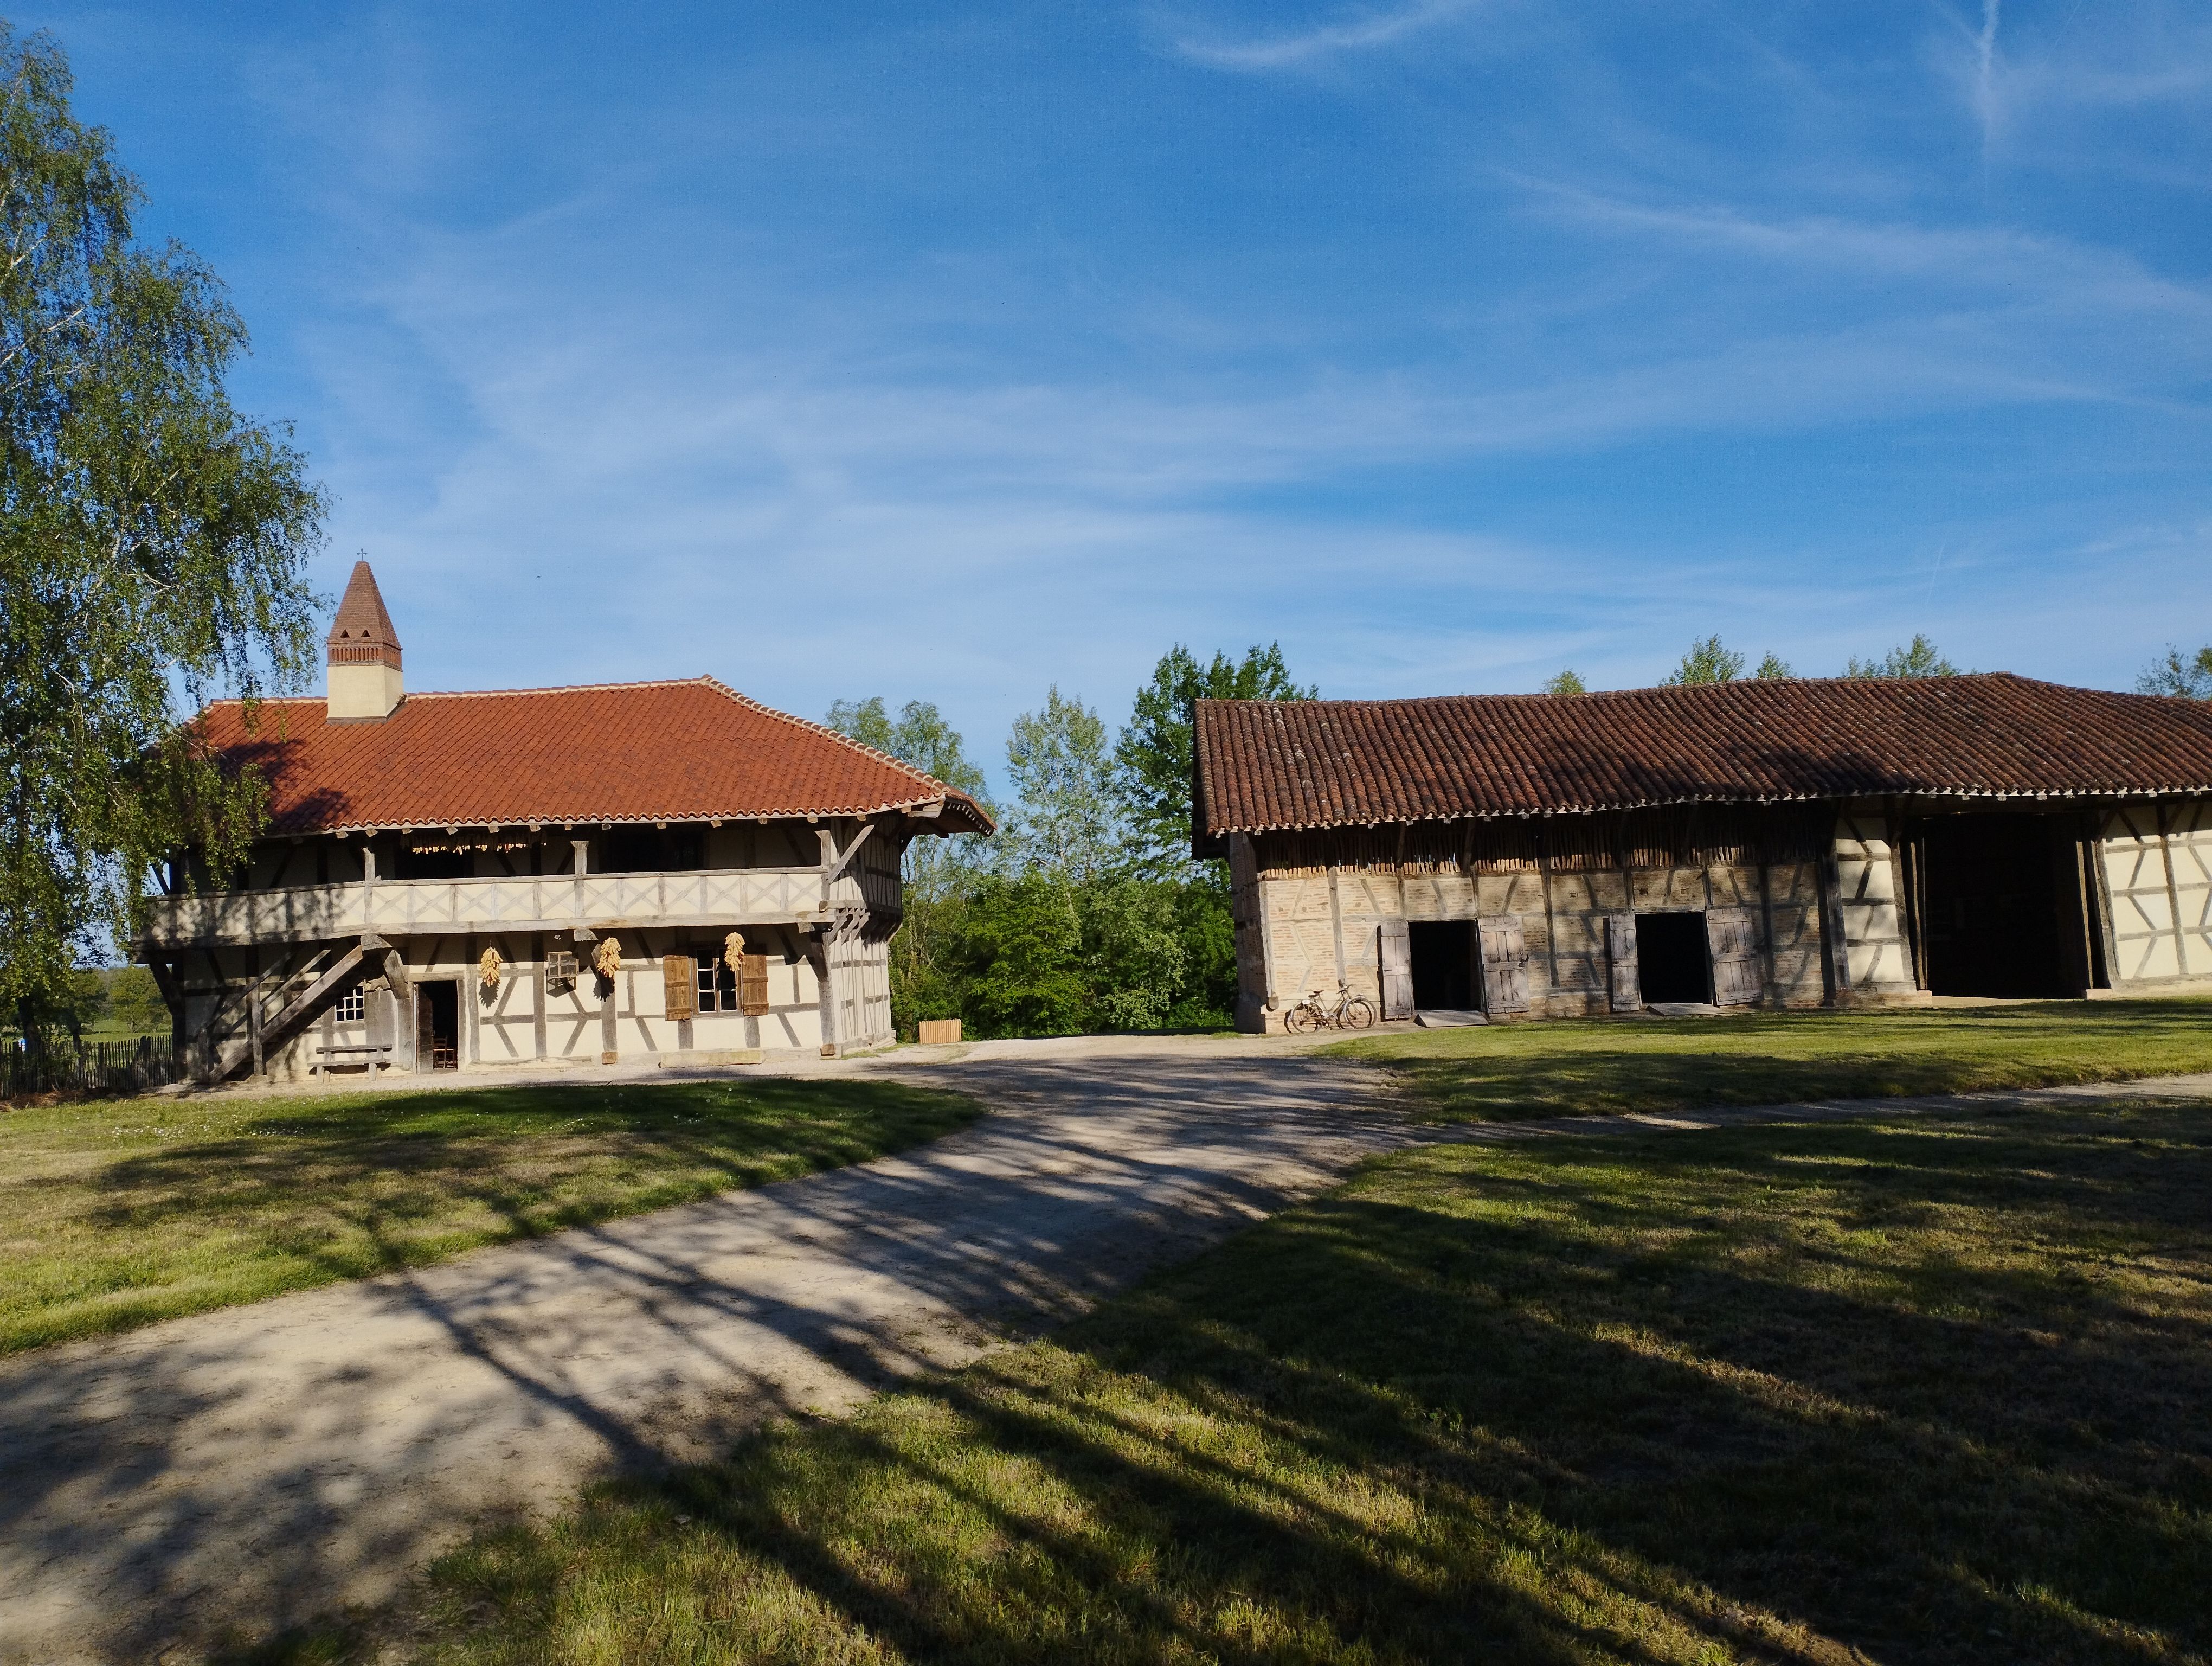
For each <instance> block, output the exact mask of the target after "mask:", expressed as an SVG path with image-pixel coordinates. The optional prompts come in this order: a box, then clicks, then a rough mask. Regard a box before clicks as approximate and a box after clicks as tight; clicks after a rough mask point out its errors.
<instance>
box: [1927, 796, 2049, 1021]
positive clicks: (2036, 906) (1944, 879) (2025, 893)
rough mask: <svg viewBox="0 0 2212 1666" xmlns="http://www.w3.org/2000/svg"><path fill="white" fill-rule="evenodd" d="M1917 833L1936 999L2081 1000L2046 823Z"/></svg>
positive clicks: (1941, 824)
mask: <svg viewBox="0 0 2212 1666" xmlns="http://www.w3.org/2000/svg"><path fill="white" fill-rule="evenodd" d="M1918 832H1919V835H1920V849H1921V860H1922V863H1923V871H1924V873H1925V874H1926V879H1925V885H1926V891H1925V894H1924V900H1923V903H1922V904H1921V907H1922V915H1921V919H1922V933H1923V939H1924V944H1925V947H1926V951H1927V956H1928V987H1929V989H1930V990H1931V991H1933V992H1934V993H1935V994H1939V995H1997V996H2015V997H2019V996H2035V995H2044V996H2066V995H2076V994H2080V993H2081V990H2080V988H2078V987H2077V982H2076V980H2075V978H2074V977H2073V976H2070V975H2069V971H2068V970H2067V964H2066V953H2065V945H2064V938H2063V935H2062V934H2061V933H2060V930H2059V920H2058V885H2057V863H2056V862H2055V861H2054V860H2053V854H2052V849H2051V822H2050V820H2049V819H2048V818H2045V817H2042V816H2006V815H1988V816H1930V817H1929V818H1928V819H1927V820H1925V821H1923V822H1922V823H1921V824H1919V828H1918Z"/></svg>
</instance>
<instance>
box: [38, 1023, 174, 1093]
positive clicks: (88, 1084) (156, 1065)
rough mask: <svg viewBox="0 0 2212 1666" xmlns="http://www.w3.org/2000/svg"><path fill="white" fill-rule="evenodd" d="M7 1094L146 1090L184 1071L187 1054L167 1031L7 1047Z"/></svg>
mask: <svg viewBox="0 0 2212 1666" xmlns="http://www.w3.org/2000/svg"><path fill="white" fill-rule="evenodd" d="M6 1058H7V1087H6V1089H5V1093H6V1097H9V1098H10V1099H20V1098H27V1097H30V1096H31V1095H33V1094H36V1093H143V1092H144V1091H146V1090H147V1089H148V1088H149V1087H161V1086H164V1085H167V1084H168V1083H170V1082H175V1081H181V1080H183V1079H184V1077H185V1056H184V1055H183V1053H182V1052H181V1051H180V1050H179V1048H178V1047H177V1045H176V1044H175V1043H173V1042H172V1041H171V1040H170V1039H169V1037H167V1036H140V1037H137V1039H136V1040H135V1041H112V1042H104V1041H95V1042H76V1043H72V1042H70V1040H68V1039H67V1038H66V1037H64V1038H63V1039H61V1040H60V1041H58V1042H57V1043H53V1044H52V1045H50V1046H48V1047H47V1048H46V1049H45V1050H44V1051H42V1052H35V1053H34V1052H33V1051H32V1050H31V1049H28V1048H27V1047H21V1046H12V1047H9V1049H8V1050H7V1054H6Z"/></svg>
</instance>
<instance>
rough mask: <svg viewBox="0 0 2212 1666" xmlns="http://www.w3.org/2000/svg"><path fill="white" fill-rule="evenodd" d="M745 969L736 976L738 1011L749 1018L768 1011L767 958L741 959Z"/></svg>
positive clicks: (761, 955) (755, 956)
mask: <svg viewBox="0 0 2212 1666" xmlns="http://www.w3.org/2000/svg"><path fill="white" fill-rule="evenodd" d="M743 958H744V964H745V969H744V971H742V972H740V973H739V974H738V1011H739V1012H743V1013H744V1014H745V1015H746V1016H748V1017H750V1018H758V1017H759V1016H760V1015H761V1014H762V1013H763V1012H767V1011H768V957H767V956H766V955H764V954H749V955H746V956H744V957H743Z"/></svg>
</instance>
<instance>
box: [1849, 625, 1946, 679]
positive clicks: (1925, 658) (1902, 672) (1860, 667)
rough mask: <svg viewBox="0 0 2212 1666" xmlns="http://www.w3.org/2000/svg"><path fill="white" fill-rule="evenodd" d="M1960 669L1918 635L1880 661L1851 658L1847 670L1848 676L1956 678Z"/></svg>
mask: <svg viewBox="0 0 2212 1666" xmlns="http://www.w3.org/2000/svg"><path fill="white" fill-rule="evenodd" d="M1958 674H1959V668H1958V666H1954V665H1953V664H1952V663H1951V662H1950V661H1949V660H1947V659H1945V658H1944V657H1943V656H1942V654H1941V653H1939V652H1938V651H1937V650H1936V644H1935V643H1933V642H1931V641H1929V640H1928V638H1927V637H1926V636H1925V635H1922V634H1919V633H1917V632H1916V633H1915V634H1914V635H1913V638H1912V640H1911V641H1909V642H1907V643H1906V644H1905V646H1904V647H1902V648H1892V649H1890V651H1889V652H1888V653H1887V654H1884V655H1883V656H1882V657H1881V659H1879V660H1862V659H1860V658H1859V657H1858V656H1857V654H1854V655H1852V656H1851V661H1850V665H1848V666H1845V667H1844V676H1846V677H1856V678H1869V677H1956V676H1957V675H1958Z"/></svg>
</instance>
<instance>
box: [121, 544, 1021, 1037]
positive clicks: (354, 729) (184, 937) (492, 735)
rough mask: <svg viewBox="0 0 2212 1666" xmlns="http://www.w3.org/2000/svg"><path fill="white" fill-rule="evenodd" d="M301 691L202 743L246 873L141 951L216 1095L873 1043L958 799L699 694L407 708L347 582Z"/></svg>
mask: <svg viewBox="0 0 2212 1666" xmlns="http://www.w3.org/2000/svg"><path fill="white" fill-rule="evenodd" d="M328 657H329V679H330V680H329V687H328V690H327V694H326V696H325V698H324V699H320V700H270V701H264V702H260V703H259V705H258V707H257V708H255V710H254V711H253V712H252V713H251V714H249V713H248V712H247V711H246V710H245V709H244V708H242V707H240V706H239V705H237V704H235V703H220V704H217V705H215V706H212V707H210V708H209V709H208V710H207V711H206V712H204V713H203V714H201V717H200V720H199V723H200V730H201V733H203V734H204V736H205V738H206V739H207V741H208V743H209V744H210V745H212V747H213V748H214V749H215V750H216V752H217V753H218V754H219V755H220V756H221V757H222V759H223V760H224V762H225V763H227V764H228V766H230V767H232V768H234V769H239V768H244V767H246V766H247V765H252V766H253V767H254V768H256V769H258V770H259V771H260V772H261V773H262V775H264V777H265V778H266V780H267V781H268V783H269V788H270V796H269V820H268V825H267V828H266V830H265V832H264V835H263V836H262V837H261V838H260V839H259V840H258V842H256V844H255V845H254V848H253V851H252V857H251V859H250V860H248V861H247V862H246V865H245V867H244V869H243V870H242V871H240V872H239V873H228V874H217V873H209V872H207V871H206V869H205V866H204V863H203V862H201V861H200V860H199V859H198V858H197V857H196V856H193V855H191V854H186V855H185V856H184V857H182V858H180V860H179V861H178V862H177V863H175V864H173V866H172V871H171V873H170V875H169V885H168V891H169V894H168V895H167V896H166V897H161V898H159V899H157V900H156V901H155V903H154V904H153V906H152V908H151V909H150V911H149V915H148V916H147V919H146V921H145V924H144V927H143V932H142V933H141V934H140V937H139V939H138V940H137V943H136V944H135V945H134V947H135V951H136V953H137V956H138V958H142V959H143V960H144V961H146V962H147V964H149V966H150V967H151V968H152V969H153V970H154V973H155V977H156V979H157V980H158V981H159V982H160V983H161V988H162V991H163V993H164V994H165V995H166V997H167V1000H168V1002H169V1006H170V1010H171V1012H172V1014H173V1017H174V1019H175V1022H176V1025H177V1028H178V1031H179V1036H180V1037H182V1038H183V1039H185V1041H186V1042H187V1043H189V1044H190V1046H191V1048H192V1049H193V1051H194V1054H195V1056H196V1059H197V1065H198V1067H199V1068H200V1070H201V1071H202V1073H204V1074H208V1075H216V1076H220V1075H228V1074H236V1073H244V1072H246V1071H259V1072H265V1073H269V1074H270V1075H276V1076H296V1075H299V1074H301V1073H307V1072H310V1071H314V1070H318V1069H323V1068H337V1067H354V1068H369V1069H381V1068H388V1067H396V1068H398V1069H402V1070H410V1071H412V1070H431V1069H438V1068H446V1067H464V1066H468V1065H472V1064H497V1063H522V1062H529V1061H544V1062H549V1063H550V1062H559V1061H589V1062H595V1063H596V1062H599V1061H611V1060H617V1059H618V1060H623V1061H635V1060H637V1059H639V1058H641V1057H642V1058H645V1059H652V1058H654V1057H659V1058H660V1059H662V1060H664V1061H682V1060H687V1059H688V1060H708V1059H714V1058H718V1057H719V1058H722V1059H739V1058H744V1057H750V1056H755V1055H760V1054H764V1053H769V1052H774V1051H777V1050H788V1049H805V1050H807V1051H813V1050H816V1049H819V1050H822V1051H825V1052H836V1051H842V1050H844V1049H848V1048H852V1047H854V1046H872V1045H876V1044H878V1043H884V1042H887V1041H889V1040H890V1039H891V1033H892V1032H891V1019H890V978H889V970H888V963H887V956H886V945H887V944H888V942H889V940H890V936H891V933H893V932H894V931H896V929H897V927H898V924H899V921H900V919H901V917H902V907H901V894H900V878H899V870H900V857H901V855H902V853H903V852H904V850H905V848H906V847H907V845H908V842H910V841H911V840H913V839H915V838H916V837H919V836H926V835H933V834H948V833H988V832H989V831H991V830H992V827H991V821H990V818H989V817H988V816H987V815H986V814H985V813H984V812H983V811H982V810H981V808H980V807H979V806H977V805H976V804H975V802H974V800H971V799H969V797H968V796H967V795H966V794H964V793H959V792H957V791H955V790H953V789H951V788H950V787H946V786H945V784H944V783H943V782H942V781H937V780H934V779H933V778H932V777H930V776H928V775H924V774H923V773H922V772H921V771H920V770H918V769H912V768H910V767H908V765H907V764H904V763H900V762H899V761H898V760H897V759H896V758H892V757H885V756H884V755H883V754H882V753H879V752H876V751H871V750H870V749H868V748H866V747H865V746H861V745H856V744H855V743H854V742H852V741H850V740H848V739H846V738H845V737H843V736H842V735H840V734H837V733H834V732H832V731H830V730H829V729H826V728H823V727H821V726H819V725H817V724H813V723H809V722H806V721H804V720H802V719H799V718H796V717H791V716H787V715H786V714H783V713H781V712H777V711H773V710H771V709H769V708H768V707H765V706H763V705H760V704H759V703H757V702H754V701H751V700H748V699H747V698H745V697H744V696H743V695H740V694H738V693H736V692H734V691H733V690H730V689H727V688H726V687H724V686H723V685H722V684H720V683H717V682H715V681H714V679H713V678H706V677H701V678H691V679H688V680H684V681H676V682H660V683H629V684H613V685H601V686H595V687H582V688H553V689H527V690H514V691H510V692H500V693H483V694H408V693H407V692H406V691H405V690H404V685H403V681H402V677H401V656H400V648H399V640H398V635H397V634H396V633H395V632H394V631H393V629H392V622H391V618H390V617H389V615H388V614H387V613H386V610H385V606H384V603H383V599H382V598H381V597H380V595H379V594H378V593H377V588H376V581H375V580H374V577H373V576H372V575H371V574H370V572H369V569H368V564H367V563H366V562H362V563H361V564H359V565H357V566H356V568H355V569H354V573H353V578H352V582H351V583H350V584H349V586H348V587H347V591H346V594H345V597H344V599H343V601H342V602H341V604H340V605H339V608H338V612H337V619H336V620H335V622H334V623H332V626H331V633H330V638H329V644H328Z"/></svg>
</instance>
